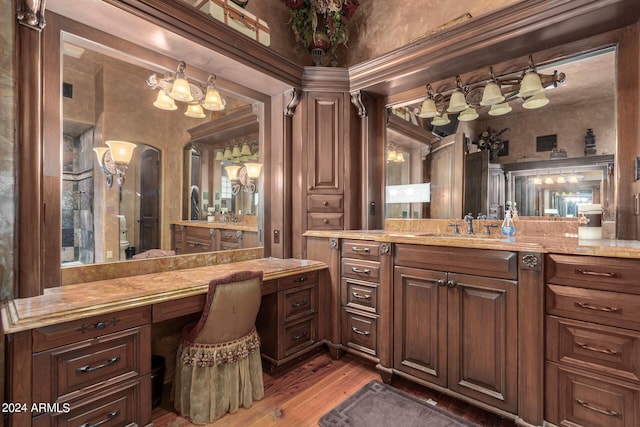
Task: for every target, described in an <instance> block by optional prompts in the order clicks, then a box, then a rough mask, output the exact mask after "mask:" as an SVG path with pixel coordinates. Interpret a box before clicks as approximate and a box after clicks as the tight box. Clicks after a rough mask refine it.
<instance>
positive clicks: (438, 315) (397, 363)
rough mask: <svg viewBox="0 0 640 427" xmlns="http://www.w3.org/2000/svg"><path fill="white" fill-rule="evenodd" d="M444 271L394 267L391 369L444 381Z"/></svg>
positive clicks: (445, 326) (445, 337) (445, 299)
mask: <svg viewBox="0 0 640 427" xmlns="http://www.w3.org/2000/svg"><path fill="white" fill-rule="evenodd" d="M446 278H447V276H446V273H442V272H437V271H429V270H420V269H415V268H407V267H395V271H394V301H393V304H394V325H393V330H394V368H395V369H398V370H399V371H402V372H406V373H408V374H410V375H413V376H415V377H417V378H421V379H424V380H427V381H430V382H433V383H435V384H438V385H441V386H443V387H444V386H446V384H447V307H446V301H447V288H446V286H444V285H445V283H446Z"/></svg>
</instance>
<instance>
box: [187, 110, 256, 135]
mask: <svg viewBox="0 0 640 427" xmlns="http://www.w3.org/2000/svg"><path fill="white" fill-rule="evenodd" d="M259 130H260V123H259V119H258V116H257V115H256V113H255V110H254V108H253V105H245V106H244V107H241V108H238V109H237V110H234V111H233V112H232V113H230V114H227V115H225V116H222V117H220V118H219V119H215V120H211V121H208V122H206V123H204V124H202V125H199V126H196V127H193V128H191V129H188V130H187V131H188V132H189V134H190V135H191V140H192V141H194V142H197V141H201V140H203V139H206V140H207V142H208V143H211V142H212V143H216V142H221V141H227V140H229V139H233V138H235V137H237V136H241V135H247V134H251V133H255V134H257V133H258V131H259Z"/></svg>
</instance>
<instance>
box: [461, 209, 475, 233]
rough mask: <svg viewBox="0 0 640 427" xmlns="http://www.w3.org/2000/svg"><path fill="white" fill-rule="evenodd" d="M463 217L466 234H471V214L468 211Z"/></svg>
mask: <svg viewBox="0 0 640 427" xmlns="http://www.w3.org/2000/svg"><path fill="white" fill-rule="evenodd" d="M463 219H464V222H466V223H467V234H473V214H472V213H471V212H469V213H468V214H466V215H465V216H464V218H463Z"/></svg>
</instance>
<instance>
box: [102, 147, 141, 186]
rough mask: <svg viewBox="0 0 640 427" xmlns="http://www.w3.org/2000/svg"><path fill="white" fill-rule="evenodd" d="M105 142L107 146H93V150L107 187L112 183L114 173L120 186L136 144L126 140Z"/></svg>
mask: <svg viewBox="0 0 640 427" xmlns="http://www.w3.org/2000/svg"><path fill="white" fill-rule="evenodd" d="M105 144H107V147H95V148H94V149H93V151H94V152H95V153H96V157H97V158H98V163H99V164H100V167H101V168H102V171H103V172H104V174H105V175H106V185H107V187H108V188H109V187H111V186H112V185H113V176H114V175H115V176H116V177H117V179H118V184H119V185H120V186H122V185H123V184H124V176H125V173H126V171H127V168H128V167H129V162H131V157H132V156H133V150H135V148H136V144H134V143H131V142H126V141H106V142H105Z"/></svg>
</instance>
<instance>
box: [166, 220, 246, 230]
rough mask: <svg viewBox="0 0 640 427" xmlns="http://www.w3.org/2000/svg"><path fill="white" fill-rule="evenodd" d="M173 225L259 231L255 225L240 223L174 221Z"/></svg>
mask: <svg viewBox="0 0 640 427" xmlns="http://www.w3.org/2000/svg"><path fill="white" fill-rule="evenodd" d="M171 224H173V225H183V226H186V227H202V228H220V229H225V230H242V231H255V232H257V231H258V226H257V225H255V224H253V225H252V224H243V223H238V222H229V221H226V222H221V221H216V222H208V221H204V220H184V221H173V222H171Z"/></svg>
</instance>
